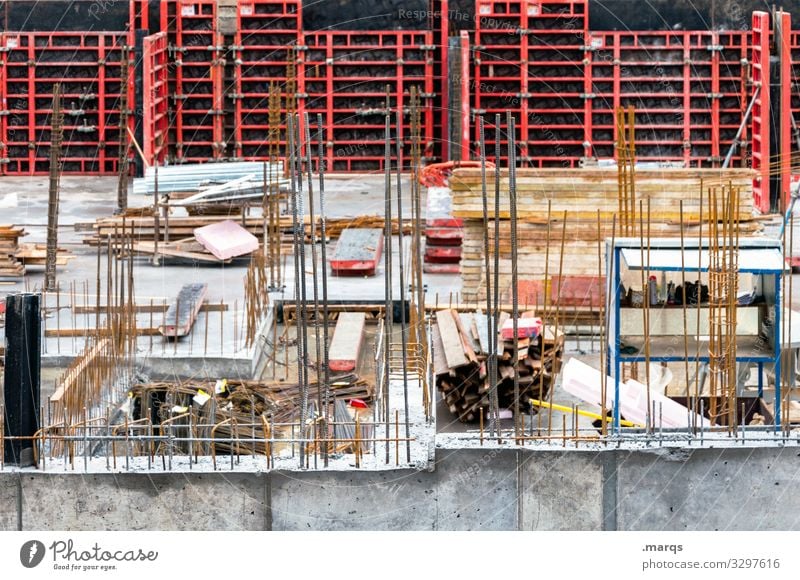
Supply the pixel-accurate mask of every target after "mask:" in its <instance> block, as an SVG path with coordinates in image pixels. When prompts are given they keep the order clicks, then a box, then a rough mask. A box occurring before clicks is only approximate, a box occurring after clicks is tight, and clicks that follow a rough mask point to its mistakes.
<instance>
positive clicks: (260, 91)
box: [226, 0, 302, 161]
mask: <svg viewBox="0 0 800 580" xmlns="http://www.w3.org/2000/svg"><path fill="white" fill-rule="evenodd" d="M238 22H239V25H238V32H237V33H236V39H235V44H234V46H233V50H232V53H233V57H234V62H233V65H234V67H235V69H234V71H235V73H236V74H235V75H234V78H233V79H232V86H231V85H230V84H229V83H226V88H227V89H228V91H227V95H226V97H227V99H228V100H229V101H232V102H233V103H234V105H233V110H234V115H233V118H232V120H231V121H232V127H229V128H226V133H227V138H226V141H228V142H229V144H230V142H231V141H233V146H234V147H233V154H234V156H235V157H236V158H237V159H246V160H248V161H267V160H268V159H269V149H268V142H267V139H266V138H265V136H266V135H267V133H268V132H269V88H270V84H271V83H275V84H276V85H277V86H278V88H279V89H280V90H281V97H282V99H281V102H282V104H283V107H282V111H281V118H282V119H283V118H284V117H283V116H284V115H285V114H286V110H287V108H286V103H287V102H288V100H289V99H294V98H295V97H296V96H297V95H296V93H297V84H295V85H294V87H290V86H289V84H288V83H287V80H288V79H289V76H290V75H289V68H290V66H291V65H290V60H292V59H294V62H295V64H294V66H295V73H294V75H295V83H296V82H297V79H298V77H300V76H302V61H301V63H297V55H296V52H297V49H298V45H299V42H300V38H301V36H300V30H301V28H302V5H301V2H300V0H241V1H240V2H239V5H238ZM229 64H230V63H229ZM231 89H234V90H231ZM290 93H291V94H290ZM283 130H285V128H284V129H283ZM283 130H282V132H281V135H283ZM282 145H284V146H285V139H284V140H283V141H282Z"/></svg>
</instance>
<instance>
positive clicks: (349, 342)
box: [328, 312, 367, 372]
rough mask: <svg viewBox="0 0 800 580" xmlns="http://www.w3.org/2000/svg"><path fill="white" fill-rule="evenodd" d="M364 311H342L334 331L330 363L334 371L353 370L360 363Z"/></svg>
mask: <svg viewBox="0 0 800 580" xmlns="http://www.w3.org/2000/svg"><path fill="white" fill-rule="evenodd" d="M366 319H367V315H366V314H365V313H364V312H342V313H340V314H339V318H338V319H337V321H336V329H335V330H334V331H333V340H332V341H331V349H330V352H329V353H328V365H329V366H330V367H331V370H332V371H336V372H352V371H354V370H355V369H356V365H357V364H358V356H359V354H360V352H361V343H362V342H363V341H364V324H365V323H366Z"/></svg>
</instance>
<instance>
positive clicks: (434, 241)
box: [425, 228, 464, 246]
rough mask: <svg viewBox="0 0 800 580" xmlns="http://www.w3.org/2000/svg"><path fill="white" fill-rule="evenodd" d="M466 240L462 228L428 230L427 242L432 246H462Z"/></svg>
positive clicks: (426, 232) (426, 231)
mask: <svg viewBox="0 0 800 580" xmlns="http://www.w3.org/2000/svg"><path fill="white" fill-rule="evenodd" d="M463 239H464V230H463V229H461V228H427V229H426V230H425V241H426V242H427V243H428V245H431V246H460V245H461V242H462V241H463Z"/></svg>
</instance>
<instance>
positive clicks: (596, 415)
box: [530, 399, 642, 427]
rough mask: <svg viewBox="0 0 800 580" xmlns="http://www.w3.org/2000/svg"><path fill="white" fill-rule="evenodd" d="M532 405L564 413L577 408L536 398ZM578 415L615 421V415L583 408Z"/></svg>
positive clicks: (628, 423)
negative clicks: (609, 415) (604, 415)
mask: <svg viewBox="0 0 800 580" xmlns="http://www.w3.org/2000/svg"><path fill="white" fill-rule="evenodd" d="M530 401H531V405H534V406H536V407H543V408H545V409H552V410H553V411H561V412H562V413H574V412H575V409H572V408H571V407H567V406H564V405H556V404H552V405H551V404H550V403H548V402H547V401H537V400H536V399H531V400H530ZM578 415H581V416H582V417H588V418H590V419H600V420H601V421H605V422H606V423H611V422H613V421H614V418H613V417H603V416H602V415H601V414H599V413H592V412H591V411H584V410H583V409H578ZM619 424H620V426H621V427H642V425H637V424H636V423H634V422H633V421H626V420H625V419H620V420H619Z"/></svg>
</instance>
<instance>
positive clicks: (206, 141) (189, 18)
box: [161, 0, 225, 163]
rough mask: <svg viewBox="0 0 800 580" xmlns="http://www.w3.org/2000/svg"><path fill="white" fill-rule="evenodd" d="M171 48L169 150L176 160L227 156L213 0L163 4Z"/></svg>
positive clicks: (220, 48) (220, 46)
mask: <svg viewBox="0 0 800 580" xmlns="http://www.w3.org/2000/svg"><path fill="white" fill-rule="evenodd" d="M161 10H162V18H161V21H162V27H164V26H166V30H167V38H168V41H169V44H170V48H171V61H170V63H169V64H170V68H171V69H172V71H173V74H172V76H171V82H170V91H169V93H170V96H171V97H172V110H171V118H170V127H171V129H172V131H171V153H172V160H173V161H174V162H176V163H200V162H204V161H213V160H219V159H222V158H223V157H224V153H225V152H224V140H223V127H222V123H223V114H224V110H223V106H222V105H223V103H222V84H223V74H224V58H223V52H224V46H223V40H222V37H221V35H220V34H219V33H218V32H217V23H216V19H217V3H216V2H215V1H214V0H173V1H169V2H164V3H162V5H161Z"/></svg>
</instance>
